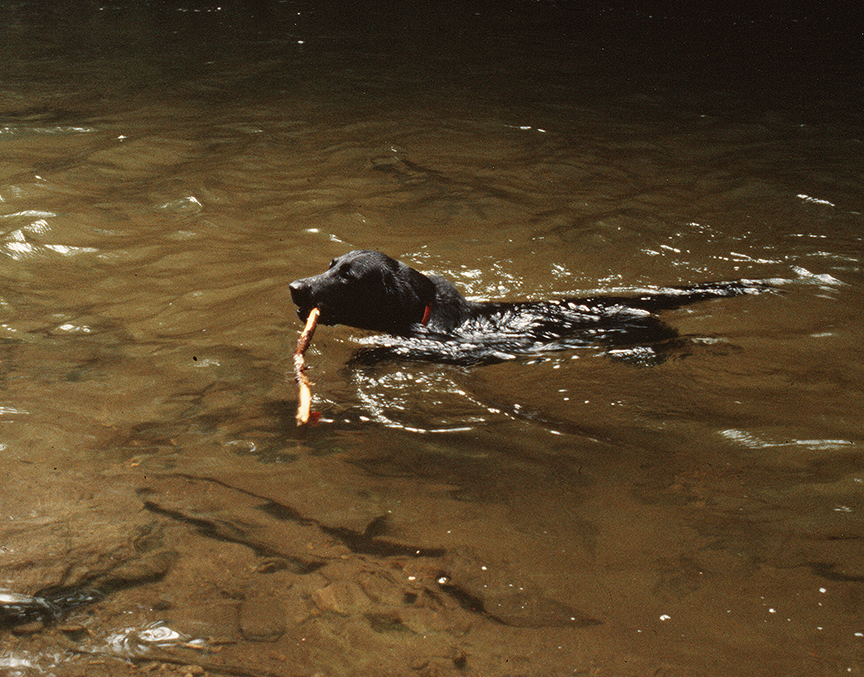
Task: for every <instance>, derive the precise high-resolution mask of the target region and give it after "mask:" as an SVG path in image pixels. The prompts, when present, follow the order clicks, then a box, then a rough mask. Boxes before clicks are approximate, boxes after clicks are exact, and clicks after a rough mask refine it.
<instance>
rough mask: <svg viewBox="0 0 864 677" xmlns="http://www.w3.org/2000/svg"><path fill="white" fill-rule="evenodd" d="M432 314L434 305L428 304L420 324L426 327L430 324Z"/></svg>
mask: <svg viewBox="0 0 864 677" xmlns="http://www.w3.org/2000/svg"><path fill="white" fill-rule="evenodd" d="M431 314H432V306H428V305H427V306H426V309H425V310H424V311H423V319H422V320H420V324H422V325H423V326H424V327H425V326H426V325H427V324H429V316H430V315H431Z"/></svg>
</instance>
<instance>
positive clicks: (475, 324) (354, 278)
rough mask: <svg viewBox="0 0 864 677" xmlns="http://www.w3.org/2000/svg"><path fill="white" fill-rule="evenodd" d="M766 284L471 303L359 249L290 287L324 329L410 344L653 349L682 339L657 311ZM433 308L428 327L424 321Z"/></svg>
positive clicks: (432, 279) (301, 310)
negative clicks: (335, 328)
mask: <svg viewBox="0 0 864 677" xmlns="http://www.w3.org/2000/svg"><path fill="white" fill-rule="evenodd" d="M768 288H769V286H768V285H766V284H765V283H763V282H758V281H746V280H744V281H735V282H714V283H708V284H701V285H693V286H688V287H666V288H662V289H659V290H656V291H650V292H645V293H636V294H633V295H628V296H623V295H622V296H619V295H610V296H590V297H585V298H568V299H562V300H560V301H521V302H513V303H506V302H478V301H469V300H468V299H466V298H464V297H463V296H462V295H461V294H460V293H459V292H458V291H457V289H456V288H455V287H454V286H453V285H452V284H451V283H450V282H448V281H447V280H445V279H444V278H441V277H438V276H435V275H423V274H422V273H419V272H417V271H416V270H414V269H413V268H409V267H408V266H406V265H405V264H403V263H400V262H399V261H396V260H395V259H392V258H390V257H389V256H386V255H385V254H381V253H380V252H374V251H366V250H357V251H352V252H349V253H347V254H344V255H343V256H340V257H338V258H335V259H333V261H332V262H331V264H330V268H329V269H328V270H327V271H326V272H324V273H321V274H320V275H315V276H313V277H307V278H304V279H301V280H295V281H294V282H292V283H291V285H290V289H291V298H292V300H293V301H294V303H295V304H296V305H297V314H298V316H299V317H300V319H301V320H304V321H305V320H306V318H307V317H308V315H309V312H310V310H311V309H312V308H314V307H316V306H317V307H318V308H319V310H320V311H321V318H320V322H321V324H325V325H333V324H344V325H348V326H351V327H357V328H359V329H368V330H371V331H375V332H385V333H388V334H392V335H394V336H399V337H405V338H410V339H432V340H437V341H445V342H447V341H461V342H463V343H464V342H468V341H470V342H472V343H473V344H476V343H478V342H479V343H484V342H488V343H489V344H490V345H491V344H495V345H496V347H497V348H496V349H502V346H503V350H504V351H505V352H519V353H525V352H533V351H534V350H536V349H537V347H538V346H543V345H548V344H550V343H551V344H554V343H556V342H559V343H560V342H561V341H566V342H567V346H560V347H572V346H573V345H586V344H590V343H600V344H604V345H607V346H633V345H651V344H656V343H660V342H663V341H667V340H669V339H672V338H674V337H676V336H677V332H676V331H675V330H674V329H673V328H671V327H669V326H668V325H667V324H665V323H664V322H662V321H660V319H659V318H657V317H656V316H655V315H653V313H656V312H658V311H661V310H669V309H673V308H678V307H680V306H684V305H687V304H690V303H695V302H698V301H706V300H709V299H714V298H723V297H731V296H739V295H742V294H752V293H759V292H763V291H766V290H767V289H768ZM427 306H428V307H429V309H430V315H429V318H428V323H427V324H426V325H425V326H424V325H423V324H422V320H423V317H424V313H425V311H426V308H427Z"/></svg>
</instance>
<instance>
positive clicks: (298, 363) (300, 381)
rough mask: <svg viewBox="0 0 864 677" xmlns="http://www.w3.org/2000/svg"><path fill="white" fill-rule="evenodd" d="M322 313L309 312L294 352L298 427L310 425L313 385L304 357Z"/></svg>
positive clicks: (316, 311)
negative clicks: (307, 372) (307, 373)
mask: <svg viewBox="0 0 864 677" xmlns="http://www.w3.org/2000/svg"><path fill="white" fill-rule="evenodd" d="M319 315H321V311H320V310H318V308H313V309H312V310H310V311H309V317H307V318H306V326H305V327H303V333H302V334H300V338H299V339H297V350H295V351H294V382H295V383H297V388H298V392H297V425H298V426H300V425H306V424H307V423H309V418H310V417H311V413H310V411H309V409H310V407H311V406H312V388H311V386H312V384H311V383H310V381H309V379H308V377H307V376H306V365H305V364H304V362H303V360H304V355H305V354H306V349H307V348H309V344H310V343H312V335H313V334H314V333H315V327H317V326H318V317H319Z"/></svg>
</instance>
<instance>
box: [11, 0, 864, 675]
mask: <svg viewBox="0 0 864 677" xmlns="http://www.w3.org/2000/svg"><path fill="white" fill-rule="evenodd" d="M550 7H551V6H550ZM550 7H547V8H544V9H543V10H540V9H536V8H535V9H534V10H531V11H530V12H527V13H526V15H525V16H527V17H529V18H526V19H525V23H524V24H523V25H520V24H519V23H518V22H517V21H515V20H514V21H513V22H512V23H508V22H499V23H493V22H492V21H491V16H484V15H483V13H482V12H477V13H473V12H467V11H466V12H464V13H463V14H460V15H457V16H453V17H451V18H450V19H449V20H447V21H445V20H443V19H441V18H440V17H437V18H435V19H434V21H433V18H430V17H429V16H426V15H424V14H422V13H421V12H420V11H419V10H415V11H414V12H412V13H409V14H407V15H406V16H390V15H389V14H387V13H379V14H374V15H371V16H360V15H353V16H351V15H349V16H346V17H342V18H341V19H339V20H337V19H328V18H327V17H323V16H321V15H316V14H315V13H314V11H313V8H309V7H307V6H306V5H305V4H303V3H297V4H296V5H293V4H290V3H272V4H271V3H262V5H261V6H260V7H258V10H257V11H263V10H264V9H269V12H270V13H269V15H267V16H266V17H264V18H262V17H260V16H259V15H257V14H255V13H254V12H252V10H251V9H249V8H245V9H244V8H243V7H237V6H231V7H225V8H222V9H216V8H214V7H209V8H208V7H206V6H204V5H200V6H199V5H195V6H192V7H187V6H177V7H175V8H173V9H165V10H164V11H162V12H156V10H154V9H153V8H152V7H151V6H149V5H146V4H141V6H140V7H138V5H137V4H135V5H134V7H129V8H124V6H123V5H118V6H114V7H103V8H98V9H97V8H95V7H91V8H90V9H89V10H87V12H86V13H85V14H84V15H82V16H77V15H75V16H73V15H71V14H70V15H63V14H60V15H51V14H50V12H48V11H47V10H46V12H48V15H47V16H46V15H44V14H42V13H40V12H39V11H37V10H35V9H34V8H32V7H30V6H27V5H22V6H20V7H10V8H9V9H5V10H3V14H2V20H3V22H4V24H5V25H6V26H7V28H6V29H4V30H6V32H7V33H8V36H7V39H8V42H7V43H6V45H5V46H4V47H3V49H4V50H5V51H4V52H3V58H2V66H0V72H2V74H3V84H2V87H0V151H2V153H0V355H2V362H0V436H2V437H0V452H2V455H0V468H2V471H3V473H4V474H5V475H6V477H7V481H6V482H5V483H4V487H5V488H4V489H2V490H0V492H2V494H0V495H2V506H0V520H2V522H0V524H2V526H0V591H4V592H0V595H5V597H3V596H0V604H5V605H6V607H5V608H7V609H11V608H12V607H13V603H15V604H17V603H19V602H20V601H21V600H22V599H27V598H28V597H29V596H36V598H37V599H38V600H46V599H47V600H49V601H48V602H44V604H49V603H50V604H52V605H57V604H60V601H58V600H67V601H68V599H69V597H64V595H67V593H68V594H71V593H72V591H75V590H79V589H88V590H90V589H92V590H94V591H96V592H98V595H96V594H95V593H94V595H93V597H92V598H91V597H88V598H87V600H88V601H90V600H91V599H92V600H97V601H94V602H93V603H92V604H88V605H85V606H83V607H82V606H74V605H70V606H74V608H70V609H68V610H67V609H58V611H57V615H56V616H53V615H51V614H48V612H44V613H43V612H40V611H39V609H44V608H47V607H44V605H43V606H38V605H37V606H36V607H33V609H36V610H35V611H33V610H32V609H31V611H32V614H31V616H30V617H28V619H27V620H28V622H27V623H24V624H21V625H18V626H16V632H15V634H12V633H11V632H10V630H9V629H8V628H7V629H6V630H3V629H0V641H2V646H0V669H5V670H7V671H9V672H10V674H21V675H26V674H31V673H34V674H35V673H37V672H39V671H40V670H49V669H50V670H51V671H53V672H54V673H55V674H66V673H65V672H63V671H64V670H67V669H68V670H70V671H74V670H77V669H79V668H80V666H81V665H82V663H83V662H86V661H91V663H92V664H93V665H96V664H98V665H103V666H104V662H102V663H100V662H98V661H96V662H93V656H92V654H95V655H96V657H97V658H99V659H100V660H102V659H106V657H118V656H119V657H126V658H128V659H130V660H134V661H138V662H145V664H146V662H147V661H156V662H157V663H158V662H168V663H177V664H180V665H202V666H204V667H205V668H206V669H207V670H209V671H212V672H214V673H219V671H220V670H221V671H223V672H231V670H234V672H233V673H232V674H251V675H257V674H292V675H294V674H298V675H300V674H310V675H311V674H316V673H317V674H324V675H331V674H333V675H335V674H369V675H372V674H430V675H431V674H451V673H453V674H456V673H459V674H476V675H499V674H500V675H505V674H520V675H521V674H524V675H553V674H555V675H557V674H562V675H563V674H591V675H613V674H634V675H643V674H645V675H647V674H651V675H655V674H669V675H671V674H682V675H714V676H717V675H763V674H764V675H777V674H808V675H837V674H851V675H861V674H862V673H864V668H862V665H864V616H862V612H864V587H862V586H864V564H862V563H864V547H862V538H864V528H862V510H864V500H862V490H864V486H862V484H864V467H862V434H861V433H862V429H864V408H862V406H861V403H862V401H864V392H862V389H864V385H862V384H864V367H862V364H864V361H862V349H861V345H862V334H864V321H862V319H861V308H862V306H864V298H862V288H864V287H862V282H864V279H862V278H864V276H862V262H861V257H862V249H864V246H862V232H864V231H862V221H864V218H862V209H864V204H862V191H861V179H862V176H864V163H862V159H861V158H862V136H861V129H860V127H855V126H854V120H855V115H853V114H852V112H851V111H850V109H848V108H847V102H846V100H845V98H844V97H846V96H847V93H844V92H842V91H840V90H839V89H838V90H832V89H831V86H830V84H825V83H824V82H823V84H822V86H823V87H824V90H822V91H820V92H818V96H817V95H816V94H814V93H813V92H810V94H813V96H812V98H808V96H806V93H807V92H806V90H807V89H808V88H809V87H810V85H811V84H812V83H813V82H815V80H816V79H817V78H816V76H815V75H814V74H813V72H812V69H809V70H808V69H807V68H806V67H804V66H806V65H807V64H806V63H805V64H804V66H801V67H800V72H798V71H795V70H794V69H793V71H794V72H791V73H784V75H785V76H786V77H787V78H788V80H785V81H784V79H783V78H779V84H778V86H777V89H776V91H775V90H772V91H767V92H766V91H759V92H758V93H759V94H760V96H758V97H757V96H755V92H756V90H759V89H760V83H756V84H754V85H752V90H749V89H748V88H742V87H737V88H736V87H735V86H733V85H734V81H733V82H730V81H728V80H726V79H725V78H724V77H720V76H717V77H711V78H706V79H705V80H704V81H702V80H701V79H700V78H699V77H698V69H699V68H702V67H707V66H706V64H701V65H699V64H697V65H694V66H692V68H693V70H694V71H697V73H686V72H677V71H676V69H675V68H674V67H672V66H666V67H661V66H659V65H657V64H652V61H651V59H650V58H647V57H645V58H644V60H643V61H641V62H640V63H637V64H634V63H628V61H627V58H625V57H627V56H628V55H627V54H625V55H623V56H622V57H621V58H620V60H619V58H618V57H617V56H616V55H614V54H612V55H610V54H607V53H605V52H604V50H603V49H600V48H598V49H596V50H595V49H589V48H588V47H587V46H586V45H589V44H590V40H588V38H587V36H588V34H589V33H590V30H591V28H590V26H589V27H583V30H584V33H582V34H579V33H577V34H575V35H574V34H572V33H570V32H569V29H565V28H563V27H560V26H559V25H558V23H557V22H558V21H559V19H560V17H559V16H558V15H557V14H555V12H554V11H552V9H551V8H550ZM451 9H452V8H451ZM484 11H486V10H484ZM430 13H431V11H430ZM593 19H594V20H597V21H598V25H600V26H606V27H607V28H608V26H607V25H606V24H605V23H603V21H600V20H599V19H598V17H597V16H593ZM642 20H645V19H644V17H643V19H642ZM354 21H358V22H359V27H356V30H354V28H355V27H354V26H352V22H354ZM436 21H437V22H438V23H435V22H436ZM431 25H436V26H438V29H437V30H433V29H432V28H430V27H429V26H431ZM568 25H569V24H568ZM559 30H560V32H558V31H559ZM610 35H613V34H609V33H604V34H603V37H604V39H606V40H608V41H609V44H610V45H613V44H614V40H613V39H612V37H610ZM564 36H566V37H567V38H568V39H572V41H571V42H567V41H566V40H563V39H562V38H563V37H564ZM670 50H671V48H670ZM640 53H641V52H640ZM668 56H669V55H668V54H660V55H658V56H657V58H658V60H659V59H662V58H665V57H668ZM764 56H765V55H764V54H763V55H757V57H756V58H762V57H764ZM814 58H815V57H814ZM769 65H770V64H769ZM655 66H656V68H655ZM799 66H800V64H799ZM774 67H775V68H776V64H774ZM717 70H718V71H722V70H723V68H722V67H718V69H717ZM754 70H756V69H754ZM783 72H784V71H783V69H782V68H778V69H777V70H776V71H775V73H783ZM714 75H715V76H716V75H717V73H714ZM808 77H809V78H810V79H809V80H808V79H807V78H808ZM766 79H767V80H769V81H770V78H766ZM855 110H856V111H857V108H856V109H855ZM856 115H857V113H856ZM355 248H369V249H379V250H381V251H384V252H386V253H388V254H390V255H391V256H394V257H396V258H399V259H400V260H402V261H405V262H406V263H409V264H410V265H412V266H414V267H416V268H418V269H419V270H421V271H427V272H435V273H437V274H439V275H444V276H446V277H448V278H450V279H451V280H453V281H454V283H455V284H456V285H457V286H459V287H460V288H461V289H462V290H463V291H464V293H465V294H466V295H467V296H470V297H472V298H478V299H479V298H482V299H525V298H553V297H558V296H564V295H578V294H581V293H586V292H590V293H596V292H602V291H604V290H615V291H622V290H624V291H626V290H630V289H637V288H639V289H641V288H646V287H647V288H651V287H656V286H662V285H667V284H686V283H691V282H704V281H710V280H730V279H738V278H754V279H764V278H776V279H777V280H780V281H781V283H782V284H781V285H780V286H781V293H778V294H767V295H759V296H749V297H741V298H735V299H727V300H723V301H717V302H712V303H706V304H701V305H695V306H691V307H688V308H687V309H682V310H679V311H675V312H670V313H667V314H665V316H664V319H665V320H666V321H667V322H668V323H669V324H670V325H672V326H674V327H675V328H677V329H678V330H679V332H680V334H681V336H682V337H683V338H682V340H681V341H680V344H679V345H677V346H676V348H675V350H674V351H672V352H671V353H670V354H669V355H668V356H667V357H666V359H664V360H663V361H659V362H652V363H651V365H650V366H634V364H633V362H634V360H627V359H618V358H619V357H620V356H616V355H614V354H611V355H610V354H609V353H606V352H604V351H602V350H600V349H599V348H596V347H592V346H587V347H584V348H579V349H572V350H560V351H554V352H550V353H548V354H538V355H532V356H530V357H525V358H524V359H516V360H507V361H504V362H502V363H500V364H494V365H489V366H475V367H463V366H454V365H440V364H435V363H430V362H408V361H400V360H390V361H387V362H384V363H380V364H371V365H370V364H367V363H365V362H363V361H357V360H352V356H353V355H354V354H355V353H356V351H358V350H361V349H365V348H368V347H369V345H370V344H373V345H374V344H376V343H377V342H378V340H377V339H374V338H370V337H368V336H366V335H364V334H363V333H362V332H358V331H356V330H352V329H350V328H345V327H320V328H319V329H318V332H317V334H316V336H315V340H314V343H313V347H312V349H311V350H310V352H309V354H308V355H307V362H308V363H309V364H310V365H311V367H312V371H311V372H310V374H311V375H312V378H313V380H314V401H313V407H314V408H315V409H316V410H318V411H319V412H320V414H321V421H320V422H319V424H318V425H317V426H315V427H312V428H309V429H308V430H301V431H298V430H297V429H296V428H295V425H294V407H295V404H296V400H295V392H294V385H293V382H292V380H291V375H290V354H291V352H292V351H293V347H294V342H295V340H296V337H297V332H298V329H299V322H298V321H297V319H296V316H295V314H294V309H293V307H292V305H291V302H290V297H289V295H288V293H287V284H288V283H289V282H290V281H291V280H292V279H295V278H298V277H303V276H307V275H311V274H315V273H317V272H320V271H322V270H323V269H324V268H325V267H326V265H327V263H328V262H329V261H330V259H331V258H333V257H334V256H336V255H339V254H341V253H344V252H346V251H349V250H351V249H355ZM635 362H639V360H635ZM51 595H54V597H51ZM76 599H80V598H76ZM4 600H5V601H4ZM50 600H54V601H53V602H51V601H50ZM39 603H40V604H42V602H39ZM3 608H4V607H3V606H0V610H2V609H3ZM15 608H16V609H20V608H23V607H21V606H20V605H19V606H16V607H15ZM3 613H7V612H3ZM28 613H29V612H28ZM49 616H51V617H50V618H49ZM0 620H3V616H0ZM55 620H56V621H57V622H56V623H53V622H52V621H55ZM107 660H109V663H108V665H109V667H101V668H98V669H102V670H105V671H108V672H106V674H121V672H120V671H121V670H122V669H123V665H124V664H123V663H121V662H116V663H111V662H110V661H113V660H114V659H113V658H110V659H107ZM286 666H290V669H289V667H286ZM92 669H94V670H95V669H97V668H95V667H93V668H92ZM112 670H113V671H115V672H111V671H112ZM238 670H245V672H242V673H240V672H237V671H238ZM268 671H269V672H268ZM69 674H76V673H74V672H69ZM94 674H96V673H94Z"/></svg>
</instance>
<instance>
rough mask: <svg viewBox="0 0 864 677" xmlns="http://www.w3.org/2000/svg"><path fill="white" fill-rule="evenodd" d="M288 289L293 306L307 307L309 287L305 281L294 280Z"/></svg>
mask: <svg viewBox="0 0 864 677" xmlns="http://www.w3.org/2000/svg"><path fill="white" fill-rule="evenodd" d="M288 288H289V289H290V290H291V300H292V301H294V305H297V306H308V305H309V285H307V284H306V282H305V280H294V281H293V282H292V283H291V284H289V285H288Z"/></svg>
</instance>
